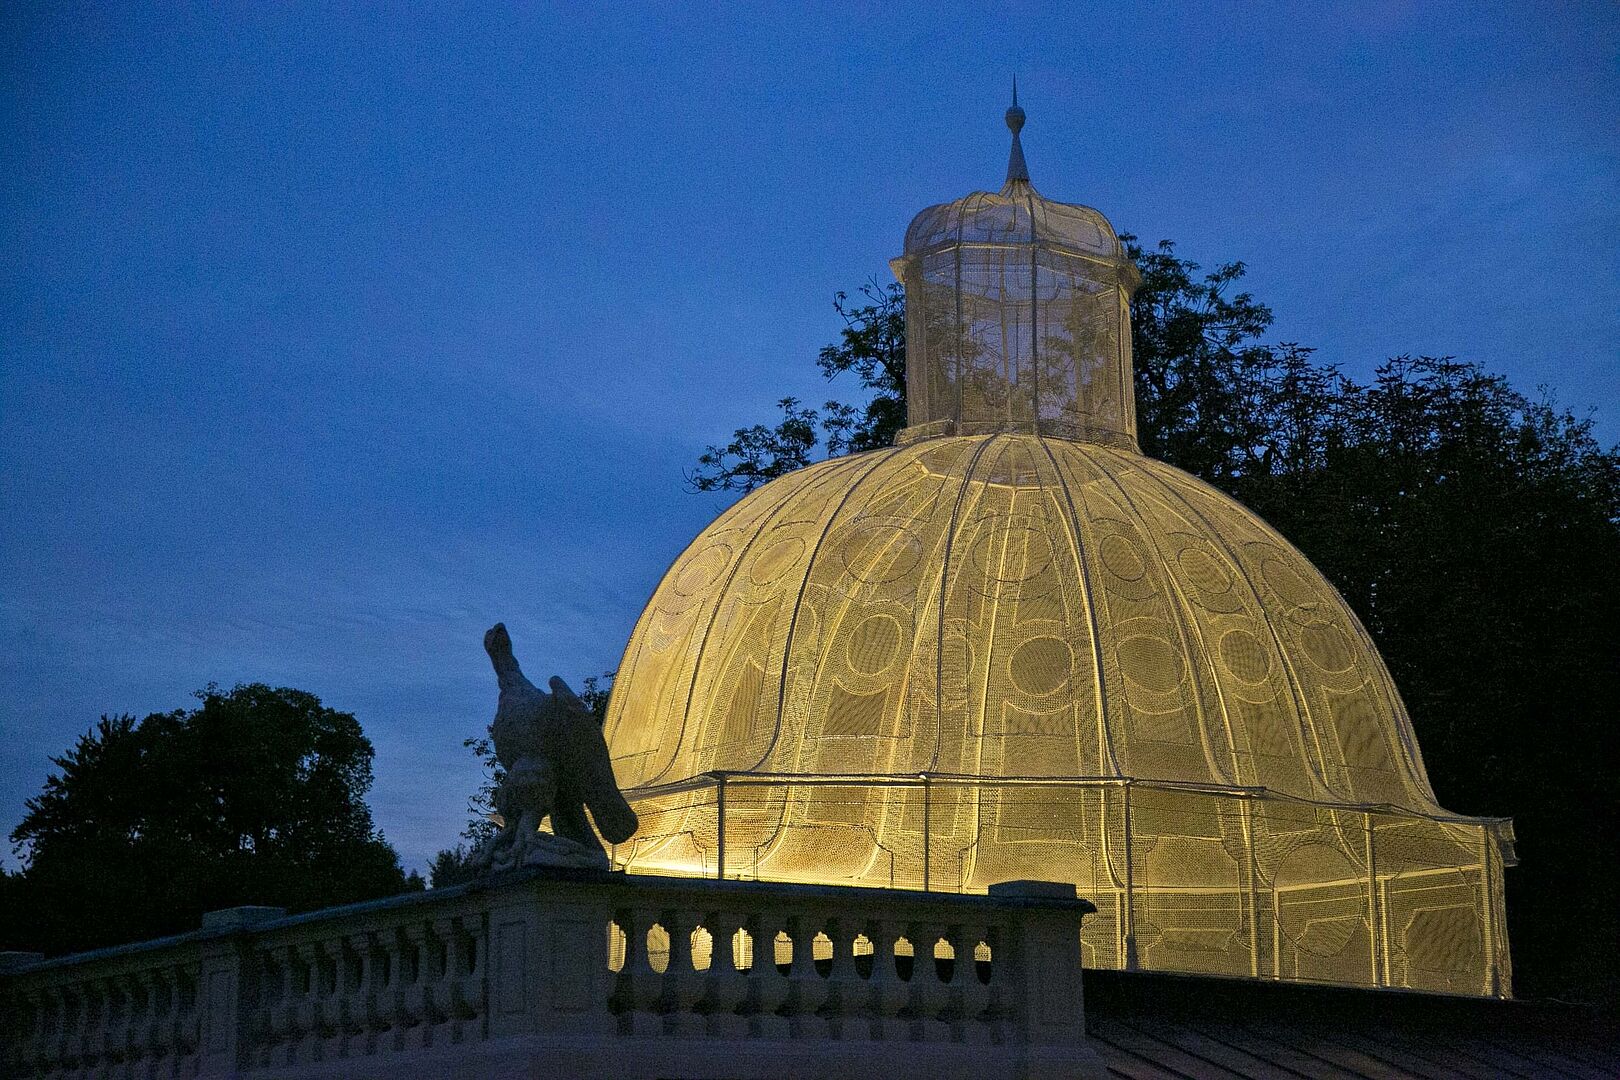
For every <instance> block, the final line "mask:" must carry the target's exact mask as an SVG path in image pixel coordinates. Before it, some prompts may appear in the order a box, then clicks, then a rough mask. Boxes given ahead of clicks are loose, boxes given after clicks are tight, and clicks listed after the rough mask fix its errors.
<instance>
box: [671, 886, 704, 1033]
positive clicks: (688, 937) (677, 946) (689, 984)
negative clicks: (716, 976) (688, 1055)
mask: <svg viewBox="0 0 1620 1080" xmlns="http://www.w3.org/2000/svg"><path fill="white" fill-rule="evenodd" d="M662 921H663V924H664V929H666V930H667V931H669V966H668V967H666V968H665V969H664V988H663V991H662V992H661V993H660V995H659V1007H660V1010H661V1012H662V1014H663V1017H664V1031H665V1032H666V1033H668V1034H671V1035H701V1034H703V1027H704V1023H703V1015H702V1014H701V1013H699V1012H698V1011H697V1003H698V1002H699V1001H700V1000H701V999H702V997H703V990H704V985H705V983H706V982H707V978H708V976H707V975H706V974H704V973H700V972H699V971H698V970H697V968H696V966H695V965H694V963H693V959H692V935H693V933H695V932H696V930H697V927H698V916H697V913H696V912H693V911H687V910H678V909H674V908H669V909H666V910H665V911H664V913H663V919H662Z"/></svg>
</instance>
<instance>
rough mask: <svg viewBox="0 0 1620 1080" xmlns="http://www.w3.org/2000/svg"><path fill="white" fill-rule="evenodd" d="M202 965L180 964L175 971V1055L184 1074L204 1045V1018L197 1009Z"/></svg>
mask: <svg viewBox="0 0 1620 1080" xmlns="http://www.w3.org/2000/svg"><path fill="white" fill-rule="evenodd" d="M200 975H201V965H200V964H197V963H189V964H180V965H177V966H176V967H175V969H174V1001H175V1005H174V1013H175V1055H176V1057H178V1058H179V1059H180V1061H179V1064H180V1070H181V1071H182V1072H184V1071H185V1070H186V1068H188V1067H190V1066H191V1065H192V1064H193V1063H194V1062H195V1061H196V1059H197V1057H198V1054H199V1051H200V1050H201V1044H202V1037H201V1036H202V1031H201V1023H202V1017H201V1014H200V1012H199V1010H198V1008H197V979H198V977H199V976H200Z"/></svg>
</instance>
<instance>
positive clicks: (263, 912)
mask: <svg viewBox="0 0 1620 1080" xmlns="http://www.w3.org/2000/svg"><path fill="white" fill-rule="evenodd" d="M286 914H287V909H286V908H284V907H261V906H257V905H246V906H243V907H228V908H220V909H219V910H218V911H205V912H203V917H202V928H203V929H204V930H235V929H237V928H239V927H243V926H254V925H257V924H258V923H262V922H269V921H270V920H271V919H279V918H282V917H283V916H284V915H286Z"/></svg>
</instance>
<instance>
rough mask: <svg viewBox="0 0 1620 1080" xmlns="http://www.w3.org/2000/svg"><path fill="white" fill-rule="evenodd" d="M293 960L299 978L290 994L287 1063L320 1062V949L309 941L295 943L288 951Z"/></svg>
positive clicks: (322, 1020) (321, 1017)
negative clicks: (295, 961)
mask: <svg viewBox="0 0 1620 1080" xmlns="http://www.w3.org/2000/svg"><path fill="white" fill-rule="evenodd" d="M291 952H292V954H293V955H294V956H295V957H297V963H298V974H299V979H298V982H297V984H296V986H295V992H294V994H293V1002H294V1006H293V1032H294V1035H293V1038H294V1042H293V1044H292V1046H291V1047H290V1048H289V1050H290V1053H289V1054H288V1062H289V1064H291V1063H297V1064H307V1063H309V1062H311V1061H317V1060H319V1059H320V1047H321V1038H322V1029H323V1027H324V1025H325V1017H324V1015H323V1013H322V1010H321V1001H320V993H321V964H320V950H319V948H317V947H316V945H315V944H314V943H313V942H308V941H305V942H299V943H298V944H297V945H294V946H293V947H292V949H291Z"/></svg>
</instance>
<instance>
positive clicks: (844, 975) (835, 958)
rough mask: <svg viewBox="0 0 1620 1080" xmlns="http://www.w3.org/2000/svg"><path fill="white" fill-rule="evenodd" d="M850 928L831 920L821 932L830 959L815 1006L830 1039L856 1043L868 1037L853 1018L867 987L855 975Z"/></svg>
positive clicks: (866, 1029) (862, 1024)
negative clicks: (826, 941) (826, 942)
mask: <svg viewBox="0 0 1620 1080" xmlns="http://www.w3.org/2000/svg"><path fill="white" fill-rule="evenodd" d="M851 925H852V924H851V922H850V921H849V920H846V919H840V918H831V919H828V920H827V925H826V926H825V927H824V928H823V931H822V932H823V933H825V934H826V935H827V937H828V939H829V940H830V941H831V942H832V958H831V963H830V964H828V965H825V966H826V967H827V976H826V978H825V979H823V980H822V985H823V989H824V992H823V993H822V995H821V1000H820V1001H819V1002H817V1003H816V1015H817V1016H819V1017H820V1018H821V1020H822V1022H823V1023H824V1024H825V1025H826V1029H825V1030H826V1031H827V1034H828V1035H830V1036H831V1037H832V1038H834V1039H845V1038H849V1039H853V1040H857V1041H859V1040H865V1039H868V1038H870V1037H871V1028H870V1025H868V1024H867V1023H865V1022H864V1020H863V1019H857V1018H856V1016H857V1013H858V1012H860V1011H861V1009H862V1004H863V1003H862V1000H861V999H862V998H863V997H864V996H865V991H866V983H865V981H864V980H862V979H861V977H860V976H859V975H857V974H856V973H855V951H854V950H855V932H854V931H853V930H852V929H850V928H849V927H850V926H851ZM818 974H819V972H818Z"/></svg>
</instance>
